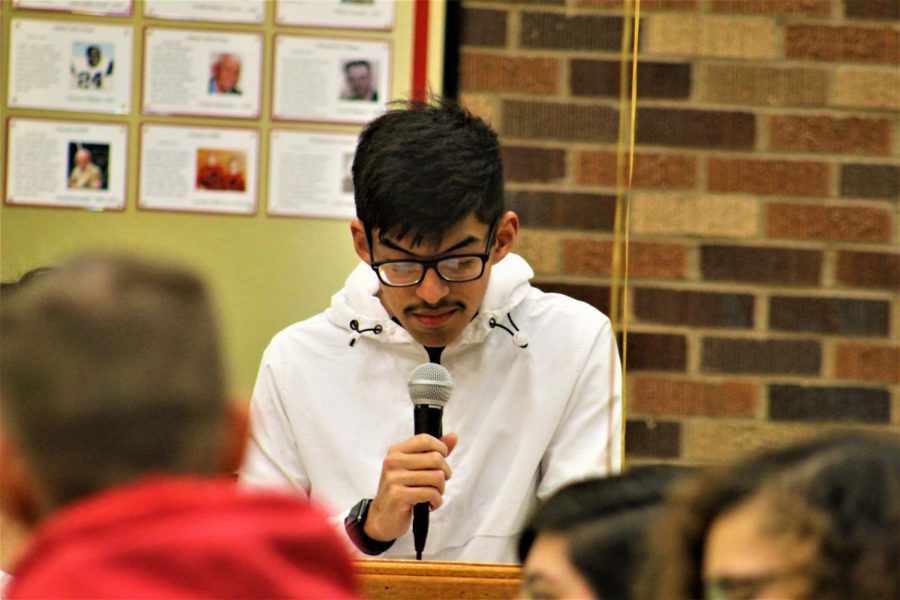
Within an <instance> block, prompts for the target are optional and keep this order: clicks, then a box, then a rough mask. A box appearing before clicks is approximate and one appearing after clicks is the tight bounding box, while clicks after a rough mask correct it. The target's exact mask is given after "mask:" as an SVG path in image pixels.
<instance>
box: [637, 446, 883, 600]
mask: <svg viewBox="0 0 900 600" xmlns="http://www.w3.org/2000/svg"><path fill="white" fill-rule="evenodd" d="M653 541H654V543H653V547H652V548H651V559H650V561H649V563H648V565H647V570H646V572H645V573H644V574H643V577H642V581H641V583H640V585H639V590H640V596H641V597H644V598H648V599H649V598H671V599H673V600H675V599H682V598H684V599H687V598H708V599H711V600H719V599H731V600H735V599H752V598H782V599H817V600H818V599H826V600H827V599H830V598H834V599H838V598H862V599H872V600H874V599H879V598H898V597H900V442H898V440H897V439H896V438H888V437H876V436H867V435H863V434H850V433H845V434H836V435H831V436H828V437H824V438H821V439H818V440H814V441H809V442H805V443H801V444H797V445H794V446H790V447H788V448H784V449H780V450H774V451H769V452H766V453H763V454H760V455H758V456H755V457H753V458H750V459H747V460H745V461H742V462H740V463H738V464H735V465H733V466H731V467H728V468H723V469H717V470H714V471H711V472H710V473H708V474H706V475H704V476H703V477H700V478H698V479H697V480H696V481H694V482H692V484H691V485H690V486H687V487H686V488H684V489H682V490H679V493H677V494H675V497H674V500H673V504H672V508H671V511H670V512H669V513H667V515H666V517H665V518H664V519H663V520H662V522H661V523H660V528H659V531H658V534H657V535H655V536H654V540H653Z"/></svg>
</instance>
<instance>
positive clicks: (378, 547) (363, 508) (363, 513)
mask: <svg viewBox="0 0 900 600" xmlns="http://www.w3.org/2000/svg"><path fill="white" fill-rule="evenodd" d="M370 504H372V499H371V498H363V499H362V500H360V501H359V502H358V503H357V504H356V506H354V507H353V508H351V509H350V513H349V514H348V515H347V518H346V519H344V529H346V530H347V536H348V537H349V538H350V541H351V542H353V545H354V546H356V547H357V548H359V549H360V551H361V552H362V553H364V554H368V555H369V556H375V555H378V554H381V553H382V552H384V551H386V550H387V549H388V548H390V547H391V546H393V545H394V540H391V541H389V542H382V541H380V540H373V539H372V538H370V537H369V536H368V535H366V532H365V529H363V528H364V527H365V525H366V519H367V518H368V516H369V505H370Z"/></svg>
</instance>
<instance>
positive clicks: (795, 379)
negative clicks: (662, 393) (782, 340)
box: [628, 369, 900, 392]
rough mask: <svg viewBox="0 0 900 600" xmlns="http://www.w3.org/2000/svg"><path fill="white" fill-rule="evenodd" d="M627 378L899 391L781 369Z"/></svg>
mask: <svg viewBox="0 0 900 600" xmlns="http://www.w3.org/2000/svg"><path fill="white" fill-rule="evenodd" d="M628 375H629V377H630V381H634V379H635V378H638V379H640V378H653V379H666V380H668V381H672V382H676V383H678V382H687V383H705V384H710V385H722V384H725V383H729V382H734V383H756V384H759V387H760V388H766V387H768V386H770V385H802V386H803V387H814V388H816V387H863V388H872V389H887V390H888V391H889V392H893V391H895V390H896V391H900V385H897V384H896V383H883V382H878V381H871V380H864V379H837V378H831V379H823V378H822V376H818V377H812V376H809V375H790V374H781V373H723V372H719V371H716V372H712V371H708V372H700V371H698V372H697V373H687V372H686V371H662V370H658V369H646V370H645V369H639V370H637V371H633V370H630V371H629V373H628Z"/></svg>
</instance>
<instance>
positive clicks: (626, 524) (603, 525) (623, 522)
mask: <svg viewBox="0 0 900 600" xmlns="http://www.w3.org/2000/svg"><path fill="white" fill-rule="evenodd" d="M662 512H663V509H662V506H661V505H659V504H657V505H648V506H641V507H637V508H630V509H627V510H625V511H624V512H621V513H616V514H614V515H610V516H608V517H604V518H601V519H600V520H598V521H595V522H592V523H591V524H589V525H587V526H586V527H584V528H583V529H580V530H578V531H577V532H576V533H574V534H572V537H571V538H570V540H569V544H568V546H569V548H568V550H569V560H570V561H571V563H572V566H573V567H575V570H576V571H578V573H579V574H580V575H581V576H582V577H583V578H584V580H585V581H586V582H587V584H588V585H589V586H590V588H591V589H592V590H593V592H594V595H595V596H597V597H598V598H625V599H627V598H631V597H632V591H631V587H632V585H633V583H634V577H635V575H636V574H637V572H638V571H639V570H640V566H641V563H642V562H643V560H644V557H645V555H646V547H647V538H648V537H649V535H650V533H651V531H652V530H653V528H654V527H655V525H656V520H657V519H658V518H659V517H660V515H661V514H662Z"/></svg>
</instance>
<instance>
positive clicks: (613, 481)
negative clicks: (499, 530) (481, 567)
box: [519, 465, 684, 599]
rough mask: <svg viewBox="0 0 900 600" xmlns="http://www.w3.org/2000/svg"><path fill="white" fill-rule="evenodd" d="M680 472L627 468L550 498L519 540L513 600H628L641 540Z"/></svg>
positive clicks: (665, 467)
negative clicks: (516, 598)
mask: <svg viewBox="0 0 900 600" xmlns="http://www.w3.org/2000/svg"><path fill="white" fill-rule="evenodd" d="M683 471H684V470H683V469H682V468H679V467H672V466H664V465H659V466H645V467H633V468H631V469H629V470H628V471H627V472H625V473H624V474H622V475H618V476H613V477H608V478H603V479H589V480H586V481H581V482H578V483H574V484H571V485H568V486H566V487H563V488H561V489H560V490H559V491H557V492H556V493H555V494H554V495H553V496H551V497H550V498H549V499H548V500H547V501H546V502H545V503H544V504H542V505H541V506H540V507H539V508H538V510H537V511H536V512H535V514H534V515H533V516H532V518H531V520H530V522H529V523H528V525H527V526H526V528H525V530H524V532H523V533H522V537H521V538H520V540H519V558H520V559H521V560H522V562H523V565H524V566H523V581H522V589H521V591H520V597H521V598H535V599H537V598H541V599H551V598H601V599H604V598H605V599H611V598H629V597H630V591H629V589H630V585H631V582H632V579H633V575H634V572H635V571H636V569H635V567H636V566H637V565H638V564H639V562H640V560H641V559H642V557H643V554H644V537H645V533H646V532H647V531H648V530H649V528H650V527H651V526H652V524H653V522H654V521H655V519H656V518H657V516H658V515H659V513H660V504H661V503H662V501H663V497H664V495H665V491H666V489H667V488H668V487H669V485H670V484H671V483H672V482H673V481H674V480H675V479H676V478H678V477H679V475H681V474H682V473H683Z"/></svg>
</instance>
